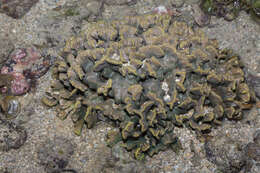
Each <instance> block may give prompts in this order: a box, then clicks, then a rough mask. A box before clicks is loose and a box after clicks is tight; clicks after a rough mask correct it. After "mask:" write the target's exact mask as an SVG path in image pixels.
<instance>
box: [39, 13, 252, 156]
mask: <svg viewBox="0 0 260 173" xmlns="http://www.w3.org/2000/svg"><path fill="white" fill-rule="evenodd" d="M62 55H63V58H64V59H63V60H59V61H57V62H56V63H55V65H54V67H53V74H52V76H53V78H54V81H53V83H52V84H51V88H50V90H49V91H47V95H46V98H44V99H43V102H44V103H45V104H47V105H48V106H55V107H56V108H57V112H58V117H60V118H61V119H65V118H66V117H71V119H72V121H73V122H74V125H75V129H74V132H75V134H76V135H80V134H81V131H82V129H83V128H84V126H85V127H87V128H91V127H93V126H94V125H95V123H96V122H97V121H99V120H100V119H102V120H105V121H108V122H112V123H113V124H114V125H115V127H117V131H115V132H109V134H108V135H107V137H108V138H107V143H108V145H109V146H113V145H115V144H116V143H118V142H120V141H121V142H122V143H123V144H122V146H124V147H125V148H126V149H127V150H128V151H131V152H132V154H133V156H134V157H135V158H136V159H138V160H142V159H144V157H145V156H146V155H149V156H153V155H154V154H157V153H158V152H160V151H163V150H166V149H167V148H172V149H173V150H175V151H178V150H179V149H180V148H181V147H180V145H179V141H178V138H177V136H176V135H175V133H174V127H175V126H186V127H189V128H191V129H193V130H196V131H197V132H199V133H205V132H208V131H210V130H211V128H212V127H214V126H217V125H220V124H221V122H222V120H223V118H224V117H226V118H228V119H235V120H238V119H241V118H242V116H243V110H244V109H250V107H251V106H250V105H251V102H253V101H254V95H253V93H252V92H251V90H249V88H248V86H247V84H246V83H245V75H244V72H243V65H242V64H241V62H240V60H239V57H238V56H237V55H235V54H233V53H232V51H230V50H220V49H219V48H218V43H217V41H216V40H214V39H208V38H207V37H206V36H205V34H204V33H203V32H202V31H201V30H199V29H196V30H195V29H193V28H191V27H189V26H188V25H187V24H186V23H184V22H179V21H176V20H175V19H174V18H172V17H171V16H168V15H154V14H153V15H151V14H149V15H144V16H135V17H125V18H124V19H123V20H112V21H98V22H96V23H92V24H90V26H88V27H87V29H86V30H83V31H82V32H81V34H80V35H79V36H75V37H73V38H71V39H69V40H68V41H67V43H66V45H65V48H64V50H63V53H62Z"/></svg>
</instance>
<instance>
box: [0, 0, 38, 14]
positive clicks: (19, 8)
mask: <svg viewBox="0 0 260 173" xmlns="http://www.w3.org/2000/svg"><path fill="white" fill-rule="evenodd" d="M38 1H39V0H0V12H2V13H5V14H6V15H8V16H10V17H12V18H15V19H19V18H22V17H23V16H24V15H25V14H26V13H27V12H28V11H29V10H30V9H31V7H32V6H33V5H34V4H36V3H37V2H38Z"/></svg>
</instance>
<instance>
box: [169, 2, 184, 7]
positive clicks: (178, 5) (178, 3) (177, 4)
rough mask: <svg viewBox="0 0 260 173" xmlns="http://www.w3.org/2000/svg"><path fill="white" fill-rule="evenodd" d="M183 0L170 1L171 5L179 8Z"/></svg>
mask: <svg viewBox="0 0 260 173" xmlns="http://www.w3.org/2000/svg"><path fill="white" fill-rule="evenodd" d="M184 2H185V0H170V3H171V5H172V6H173V7H176V8H180V7H182V6H183V4H184Z"/></svg>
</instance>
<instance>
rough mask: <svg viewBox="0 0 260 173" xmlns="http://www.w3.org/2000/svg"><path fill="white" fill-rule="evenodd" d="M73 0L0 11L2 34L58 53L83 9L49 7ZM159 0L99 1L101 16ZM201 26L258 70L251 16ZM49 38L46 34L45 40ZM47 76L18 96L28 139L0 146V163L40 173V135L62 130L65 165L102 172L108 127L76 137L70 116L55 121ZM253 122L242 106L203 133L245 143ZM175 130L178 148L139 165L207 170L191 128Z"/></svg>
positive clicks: (257, 124)
mask: <svg viewBox="0 0 260 173" xmlns="http://www.w3.org/2000/svg"><path fill="white" fill-rule="evenodd" d="M73 2H75V4H77V3H78V4H81V1H75V0H74V1H73ZM73 2H71V1H70V0H59V1H54V0H39V2H38V3H37V4H36V5H35V6H33V7H32V8H31V10H30V11H29V12H28V13H27V14H25V16H24V17H23V18H22V19H19V20H16V19H13V18H11V17H8V16H6V15H5V14H2V13H0V32H1V33H5V34H7V35H8V38H9V39H10V40H11V41H12V42H13V44H14V46H15V47H26V46H28V45H38V46H39V45H40V46H42V47H44V51H46V53H48V54H50V55H52V56H53V57H55V56H56V57H58V56H59V55H58V52H59V51H60V50H61V48H62V46H63V45H64V41H65V40H66V39H68V38H69V37H70V36H72V35H73V34H75V33H77V27H79V26H81V23H86V21H84V20H83V18H84V15H86V14H84V13H83V12H82V13H81V15H82V16H69V17H64V16H62V15H60V14H61V13H62V10H61V11H57V10H54V9H55V8H57V7H59V6H61V7H62V8H64V9H65V7H66V8H67V6H69V7H70V5H67V4H73ZM76 2H77V3H76ZM91 3H92V4H91ZM191 3H192V2H190V3H186V4H184V6H183V7H182V8H180V9H179V10H180V11H181V12H182V13H183V14H186V15H187V18H191V19H192V13H193V12H192V7H191V5H190V4H191ZM93 4H94V5H93ZM66 5H67V6H66ZM98 5H99V4H95V2H94V3H93V2H90V1H85V2H84V3H83V5H82V6H81V8H83V7H86V10H89V11H90V9H87V8H88V7H89V6H90V7H96V8H99V6H98ZM160 5H165V4H163V3H159V2H158V1H142V0H141V1H139V2H138V3H137V4H136V5H134V6H127V5H123V6H122V5H111V6H108V5H105V7H103V8H104V9H103V17H104V18H109V17H113V16H117V15H120V13H121V12H122V13H123V14H122V15H128V14H135V13H136V14H142V13H143V12H148V11H151V10H152V9H154V8H155V7H158V6H160ZM166 5H167V4H166ZM79 9H80V8H79ZM83 9H84V8H83ZM122 9H124V10H122ZM92 10H93V11H94V12H93V13H91V14H95V13H96V14H95V15H96V16H98V15H99V10H98V9H95V8H92ZM120 10H121V11H120ZM83 11H84V10H83ZM95 15H94V16H95ZM202 29H203V31H205V32H206V34H207V35H208V36H209V37H210V38H216V39H217V40H218V41H219V43H220V47H221V48H225V47H227V48H232V49H234V51H235V53H237V54H239V55H240V57H241V59H242V61H243V62H244V63H245V65H246V67H247V68H248V69H250V71H253V72H254V73H259V74H260V46H259V45H260V43H259V40H260V26H259V25H257V24H256V23H255V22H253V21H252V20H251V19H250V17H249V16H248V15H247V14H246V13H245V12H241V13H240V15H239V17H238V18H237V19H236V20H234V21H232V22H227V21H225V20H223V19H217V18H214V17H213V18H212V20H211V24H210V25H209V26H206V27H204V28H202ZM49 38H51V39H52V41H51V43H50V39H49ZM50 81H51V75H50V72H48V73H47V74H46V75H44V76H43V77H41V78H40V79H39V80H38V85H37V88H36V91H35V92H30V93H28V94H26V95H25V96H22V97H20V98H19V100H20V102H21V104H22V111H21V113H20V115H19V117H17V119H15V120H14V122H16V123H18V124H21V125H22V126H24V127H25V128H26V130H27V133H28V139H27V141H26V142H25V144H24V145H23V146H22V147H21V148H20V149H18V150H10V151H8V152H0V168H2V169H4V168H7V169H8V170H9V171H10V172H12V173H36V172H37V173H44V172H45V171H44V168H43V166H42V165H40V164H39V160H38V158H37V151H38V148H39V147H40V145H41V143H43V142H44V141H45V140H46V139H50V140H53V139H54V138H55V137H57V136H63V137H65V138H67V139H69V140H70V141H71V142H72V143H73V144H75V148H74V154H73V155H71V158H70V161H69V164H68V166H67V167H66V168H73V169H75V170H77V171H78V172H79V173H99V172H105V170H106V169H105V168H104V167H106V162H107V161H106V160H109V157H111V149H110V148H108V147H107V146H106V144H105V135H106V133H107V131H108V130H110V129H111V128H112V127H110V126H109V125H107V124H105V123H102V122H101V123H98V124H97V126H95V127H94V128H93V129H87V130H86V129H84V130H83V134H82V135H81V136H80V137H78V136H76V135H75V134H74V133H73V132H72V130H71V129H72V128H73V124H72V122H71V120H70V119H66V120H65V121H61V120H60V119H58V118H57V117H56V116H55V110H53V109H48V108H46V107H45V106H43V105H42V103H41V101H40V99H41V97H42V96H43V95H44V91H45V90H46V88H47V87H48V86H49V83H50ZM258 128H260V116H259V112H258V111H257V109H256V108H255V107H254V108H253V109H252V110H251V111H249V112H246V116H245V118H244V120H242V121H239V122H235V121H225V122H224V123H223V125H222V126H220V127H218V128H217V129H213V130H212V132H211V133H210V134H209V135H211V136H216V135H217V134H219V133H224V134H226V135H227V136H230V137H232V139H234V140H237V141H240V143H241V144H245V145H246V144H247V143H248V142H250V141H252V140H253V133H254V132H255V131H256V129H258ZM176 134H177V136H178V137H179V139H180V141H181V143H182V147H183V150H182V151H181V152H180V153H179V154H176V153H174V152H173V151H171V150H167V151H165V152H160V153H159V154H158V155H155V156H154V157H153V158H148V159H147V161H146V162H145V163H143V166H144V167H146V168H147V169H148V168H151V169H150V170H151V171H154V172H165V173H166V172H173V173H182V172H187V173H193V172H194V173H195V172H205V173H211V172H214V170H216V165H214V164H213V163H211V162H209V161H208V160H207V158H206V156H205V151H204V147H203V145H204V143H203V142H201V141H199V140H198V138H197V137H196V134H195V132H193V131H190V130H188V129H186V128H176ZM130 168H131V167H130V166H129V169H130ZM0 170H1V169H0ZM118 171H120V170H118ZM251 171H252V172H255V171H254V170H251ZM256 171H257V170H256ZM0 172H1V171H0Z"/></svg>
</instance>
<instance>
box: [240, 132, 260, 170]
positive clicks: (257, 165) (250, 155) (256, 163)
mask: <svg viewBox="0 0 260 173" xmlns="http://www.w3.org/2000/svg"><path fill="white" fill-rule="evenodd" d="M253 136H254V139H253V142H250V143H249V144H247V145H246V146H245V148H244V151H245V158H246V163H247V165H246V171H247V172H250V171H252V172H257V171H258V172H259V170H260V130H259V129H258V130H257V131H256V132H255V133H254V135H253Z"/></svg>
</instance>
